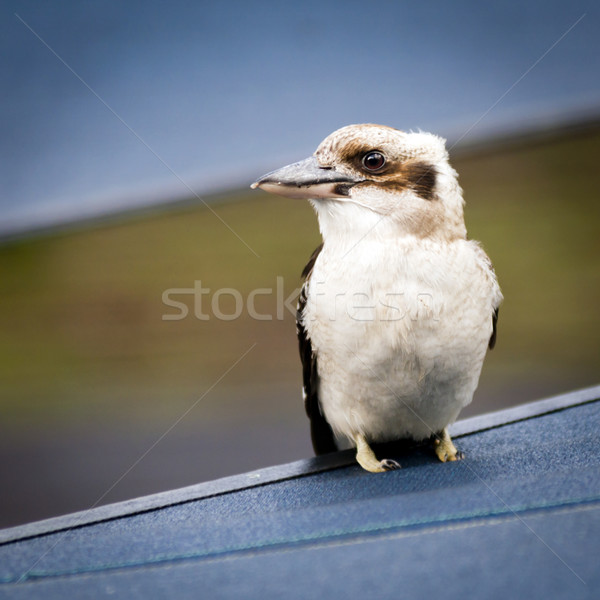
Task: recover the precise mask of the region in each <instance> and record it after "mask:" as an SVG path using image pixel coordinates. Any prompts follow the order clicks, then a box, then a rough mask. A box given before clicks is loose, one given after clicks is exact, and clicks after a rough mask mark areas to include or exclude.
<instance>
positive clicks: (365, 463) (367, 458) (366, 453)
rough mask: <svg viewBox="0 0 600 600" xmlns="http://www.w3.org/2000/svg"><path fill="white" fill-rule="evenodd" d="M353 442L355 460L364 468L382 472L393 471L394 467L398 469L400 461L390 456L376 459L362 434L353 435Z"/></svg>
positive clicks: (373, 471) (372, 471)
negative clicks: (354, 445)
mask: <svg viewBox="0 0 600 600" xmlns="http://www.w3.org/2000/svg"><path fill="white" fill-rule="evenodd" d="M354 443H355V444H356V462H358V464H359V465H360V466H361V467H362V468H363V469H365V470H366V471H371V473H382V472H383V471H393V470H394V469H400V463H397V462H396V461H395V460H392V459H390V458H385V459H383V460H377V457H376V456H375V453H374V452H373V450H372V449H371V446H369V444H368V442H367V440H366V439H365V436H364V435H361V434H360V433H357V434H356V435H355V436H354Z"/></svg>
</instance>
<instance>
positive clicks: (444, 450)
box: [433, 429, 465, 462]
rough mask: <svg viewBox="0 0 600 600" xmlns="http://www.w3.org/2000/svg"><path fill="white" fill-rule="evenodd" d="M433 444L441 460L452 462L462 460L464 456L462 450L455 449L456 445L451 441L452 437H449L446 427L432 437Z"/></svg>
mask: <svg viewBox="0 0 600 600" xmlns="http://www.w3.org/2000/svg"><path fill="white" fill-rule="evenodd" d="M433 444H434V449H435V453H436V455H437V457H438V458H439V459H440V460H441V461H442V462H454V461H456V460H462V459H463V458H464V457H465V454H464V452H461V451H460V450H457V449H456V446H455V445H454V444H453V443H452V439H451V438H450V434H449V433H448V430H447V429H444V430H443V431H442V432H441V434H440V435H439V436H438V437H436V438H435V439H434V441H433Z"/></svg>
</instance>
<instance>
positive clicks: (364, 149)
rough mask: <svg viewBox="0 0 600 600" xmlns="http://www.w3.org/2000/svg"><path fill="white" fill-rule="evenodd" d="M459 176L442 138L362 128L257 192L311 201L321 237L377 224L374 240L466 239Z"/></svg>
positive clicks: (277, 174)
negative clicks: (384, 237)
mask: <svg viewBox="0 0 600 600" xmlns="http://www.w3.org/2000/svg"><path fill="white" fill-rule="evenodd" d="M456 177H457V176H456V172H455V171H454V169H452V167H451V166H450V164H449V163H448V153H447V151H446V148H445V141H444V140H443V139H442V138H440V137H438V136H435V135H433V134H430V133H420V132H419V133H406V132H403V131H399V130H397V129H393V128H391V127H386V126H382V125H373V124H363V125H348V126H347V127H342V128H341V129H338V130H337V131H334V132H333V133H332V134H331V135H329V136H328V137H327V138H325V139H324V140H323V141H322V142H321V144H320V145H319V147H318V148H317V150H316V151H315V153H314V155H313V156H312V157H311V158H309V159H306V160H304V161H301V162H300V163H295V164H293V165H289V166H287V167H283V168H282V169H279V170H277V171H274V172H273V173H269V174H268V175H265V176H264V177H262V178H260V179H259V180H258V181H257V182H256V183H255V184H253V187H261V188H263V189H265V190H266V191H270V192H274V193H276V194H280V195H283V196H290V197H298V198H308V199H310V200H311V202H312V204H313V206H314V207H315V210H316V212H317V215H318V217H319V224H320V227H321V230H322V233H323V237H324V238H326V237H327V236H328V235H330V234H331V235H335V234H336V233H338V234H342V235H346V236H348V235H352V233H355V234H358V235H361V231H363V230H364V231H367V230H370V229H371V228H373V225H374V224H377V229H378V231H377V232H376V234H377V235H414V236H417V237H421V238H422V237H436V238H441V239H455V238H457V237H463V238H464V237H465V235H466V232H465V226H464V219H463V200H462V193H461V190H460V187H459V186H458V182H457V178H456ZM379 223H381V225H379Z"/></svg>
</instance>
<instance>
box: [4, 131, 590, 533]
mask: <svg viewBox="0 0 600 600" xmlns="http://www.w3.org/2000/svg"><path fill="white" fill-rule="evenodd" d="M452 156H453V161H452V162H453V164H454V166H455V167H456V168H457V170H458V171H459V173H460V183H461V185H462V187H463V189H464V192H465V198H466V201H467V205H466V221H467V227H468V231H469V236H470V237H471V238H473V239H478V240H481V241H482V242H483V246H484V248H485V249H486V251H487V252H488V254H489V255H490V257H491V258H492V260H493V262H494V265H495V268H496V271H497V274H498V277H499V280H500V284H501V286H502V290H503V292H504V295H505V302H504V304H503V306H502V308H501V311H500V321H499V329H498V343H497V346H496V349H495V350H494V351H493V352H491V353H489V355H488V358H487V360H486V364H485V365H484V370H483V374H482V377H481V382H480V386H479V389H478V391H477V392H476V395H475V399H474V402H473V404H472V405H471V406H469V407H468V408H467V409H466V410H465V411H464V412H463V413H462V416H463V417H464V416H468V415H472V414H475V413H481V412H486V411H489V410H495V409H498V408H501V407H505V406H510V405H514V404H517V403H520V402H524V401H529V400H535V399H538V398H540V397H543V396H546V395H552V394H557V393H560V392H563V391H568V390H571V389H574V388H580V387H584V386H587V385H591V384H595V383H597V382H598V379H599V378H598V365H599V359H600V344H599V342H598V333H599V331H600V327H599V325H600V316H599V312H598V307H599V306H600V266H599V261H598V259H599V256H600V236H599V235H598V234H599V225H598V224H599V223H600V202H599V190H600V176H599V169H598V166H597V160H598V158H597V157H598V156H600V128H599V127H598V126H597V125H594V126H590V127H588V128H587V129H585V130H580V129H578V130H577V131H570V132H569V131H563V132H558V133H555V134H554V135H547V136H545V137H543V138H536V139H531V140H517V141H514V142H513V143H504V144H500V145H494V144H491V145H488V146H482V147H478V148H471V149H470V150H469V149H464V150H461V151H460V152H458V151H457V152H456V153H455V154H453V155H452ZM257 175H259V174H258V173H257ZM220 200H221V201H220V202H218V203H215V204H212V205H211V207H212V210H209V209H207V208H206V207H205V206H203V205H200V204H198V203H196V204H189V205H186V206H181V207H179V208H178V209H176V210H172V211H171V212H168V213H167V212H155V213H153V214H148V213H147V214H143V215H137V216H135V217H131V216H130V217H129V218H127V219H121V220H120V221H114V220H113V221H111V222H106V223H104V224H98V223H96V224H95V225H94V226H93V227H91V226H90V227H82V228H80V229H78V230H70V231H63V232H62V233H57V234H54V235H46V236H43V237H38V238H36V239H26V240H21V241H14V242H11V243H5V244H4V245H3V246H2V247H0V275H1V277H0V281H1V283H0V285H1V286H2V293H1V295H0V331H1V332H2V334H1V336H0V378H1V381H2V386H1V388H2V389H1V394H2V396H1V398H0V452H1V454H0V487H1V488H2V489H3V493H2V494H1V495H0V526H5V525H10V524H15V523H19V522H25V521H29V520H32V519H39V518H43V517H47V516H51V515H54V514H59V513H65V512H69V511H73V510H79V509H84V508H88V507H90V506H92V505H94V504H104V503H107V502H110V501H116V500H119V499H125V498H130V497H133V496H138V495H142V494H147V493H150V492H154V491H161V490H165V489H169V488H173V487H178V486H183V485H188V484H192V483H197V482H200V481H204V480H208V479H212V478H216V477H219V476H224V475H227V474H233V473H239V472H243V471H246V470H251V469H254V468H257V467H261V466H266V465H272V464H278V463H282V462H286V461H291V460H294V459H299V458H303V457H308V456H311V455H312V451H311V447H310V440H309V432H308V421H307V419H306V417H305V415H304V411H303V406H302V401H301V395H300V385H301V377H300V363H299V359H298V354H297V344H296V337H295V325H294V318H293V316H292V314H290V312H288V311H287V310H285V311H284V313H283V317H284V318H283V319H279V318H278V315H277V293H276V287H277V278H282V279H281V281H282V282H283V291H284V297H285V298H287V297H288V296H289V295H290V294H292V293H293V292H294V290H295V289H296V288H298V286H299V285H300V283H301V280H300V271H301V269H302V267H303V265H304V263H305V262H306V259H307V258H308V257H309V256H310V254H311V252H312V250H313V249H314V247H315V246H316V245H317V244H318V243H319V241H320V236H319V233H318V227H317V222H316V217H315V216H314V214H313V212H312V210H311V208H310V206H309V204H308V203H306V202H302V201H293V200H288V199H283V198H278V197H274V196H269V195H267V194H265V193H263V192H261V191H256V192H250V191H247V190H240V191H238V192H236V193H231V194H230V195H228V196H226V197H222V198H221V199H220ZM213 211H214V212H216V213H217V214H218V215H219V216H220V217H221V219H222V220H223V221H225V222H226V223H227V224H228V225H229V226H230V227H231V229H233V230H234V231H235V232H237V234H239V236H240V237H241V238H242V239H243V240H244V241H245V242H246V243H247V244H248V245H249V246H250V247H251V248H252V249H253V250H254V251H255V252H256V253H257V254H258V255H259V256H258V257H257V256H256V255H255V254H254V253H253V252H251V251H250V250H249V249H248V247H247V246H246V245H244V244H243V243H241V242H240V240H239V239H238V238H237V237H236V236H235V235H233V234H232V232H231V231H230V230H229V229H228V228H227V227H225V226H224V225H223V223H222V222H221V221H220V220H219V219H218V218H217V217H216V216H215V214H213ZM195 281H201V282H202V286H203V287H204V288H210V289H211V291H212V292H214V291H215V290H218V289H221V288H233V289H235V290H238V291H239V292H240V293H241V295H242V297H243V298H244V299H246V298H247V297H248V295H249V294H250V293H251V292H252V290H255V289H257V288H271V289H273V293H272V294H266V293H265V294H262V295H259V296H257V297H256V309H257V311H258V312H259V313H260V314H264V315H271V316H272V317H273V318H272V320H256V319H253V318H251V317H250V316H249V315H248V312H247V311H246V310H244V311H242V314H241V315H240V317H239V318H236V319H233V320H219V319H216V318H214V317H213V318H210V319H209V320H199V319H197V318H195V317H194V314H193V312H194V311H193V300H192V296H191V295H187V296H186V295H181V294H180V295H174V296H173V298H174V299H177V300H179V301H182V302H185V303H186V304H187V305H188V306H189V307H190V311H189V314H188V315H187V317H186V318H184V319H180V320H165V319H163V316H164V315H174V314H176V313H177V310H175V309H174V308H172V307H169V306H166V305H165V304H164V303H163V292H164V291H165V290H168V289H170V288H191V287H193V286H194V282H195ZM204 298H205V300H204V302H205V304H204V309H205V312H209V313H210V312H212V311H211V308H210V298H211V296H210V295H208V296H205V297H204ZM219 308H220V310H221V311H222V312H223V313H225V314H232V313H233V312H234V310H235V305H234V302H233V299H232V297H231V296H227V295H223V296H221V297H220V299H219ZM107 490H108V491H107Z"/></svg>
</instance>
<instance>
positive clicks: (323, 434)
mask: <svg viewBox="0 0 600 600" xmlns="http://www.w3.org/2000/svg"><path fill="white" fill-rule="evenodd" d="M322 249H323V244H321V245H320V246H319V247H318V248H317V249H316V250H315V251H314V252H313V255H312V256H311V257H310V260H309V261H308V264H307V265H306V267H304V270H303V271H302V276H303V277H305V278H306V280H305V282H304V285H303V286H302V289H301V290H300V298H299V299H298V307H297V309H296V332H297V334H298V344H299V349H300V360H301V361H302V384H303V387H304V408H305V409H306V414H307V415H308V418H309V419H310V433H311V438H312V444H313V448H314V451H315V454H317V455H319V454H327V453H328V452H335V451H336V450H337V446H336V443H335V436H334V435H333V431H332V429H331V426H330V425H329V423H328V422H327V421H326V419H325V417H324V416H323V413H322V412H321V405H320V403H319V393H318V387H319V386H318V377H319V374H318V372H317V357H316V356H315V354H314V353H313V350H312V344H311V343H310V338H309V337H308V335H307V333H306V329H305V328H304V325H303V324H302V317H303V314H304V307H305V306H306V300H307V293H308V292H307V290H308V285H309V283H310V276H311V273H312V269H313V267H314V264H315V261H316V260H317V256H319V252H321V250H322Z"/></svg>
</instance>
